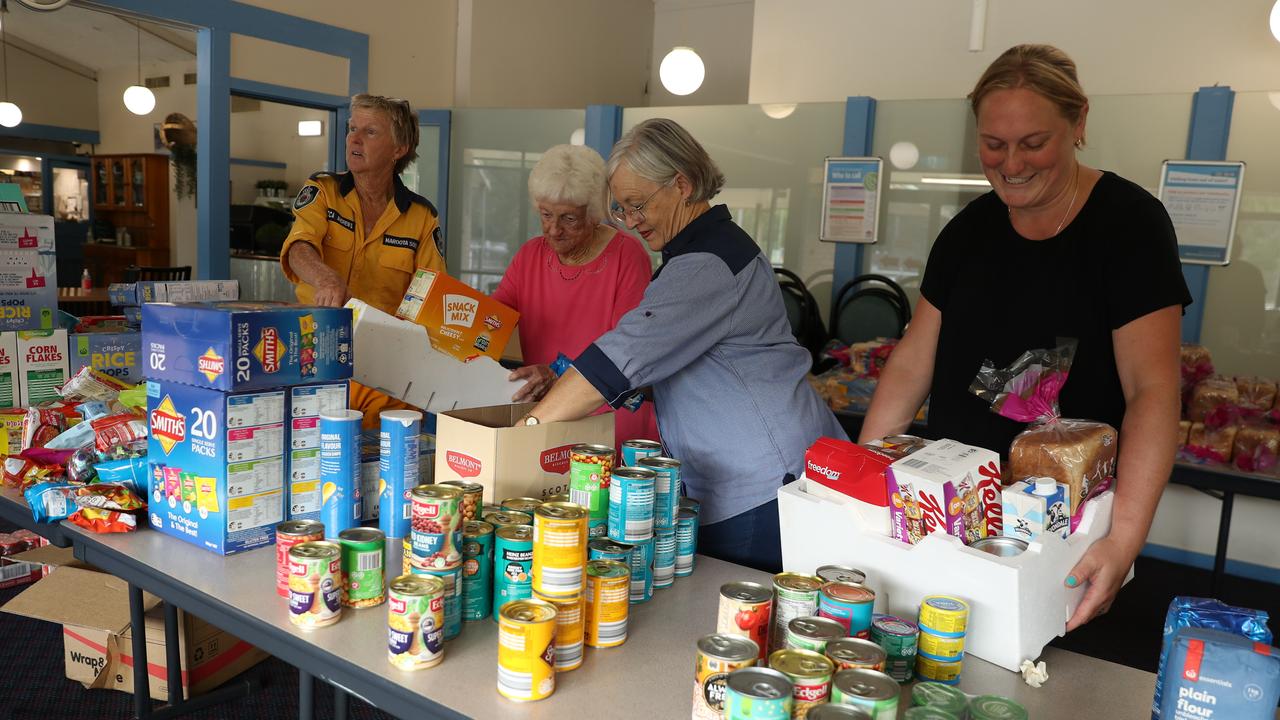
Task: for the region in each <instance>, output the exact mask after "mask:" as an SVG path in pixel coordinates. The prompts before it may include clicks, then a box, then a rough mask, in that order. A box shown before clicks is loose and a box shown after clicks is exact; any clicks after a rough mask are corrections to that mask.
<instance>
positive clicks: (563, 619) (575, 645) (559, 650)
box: [533, 593, 587, 673]
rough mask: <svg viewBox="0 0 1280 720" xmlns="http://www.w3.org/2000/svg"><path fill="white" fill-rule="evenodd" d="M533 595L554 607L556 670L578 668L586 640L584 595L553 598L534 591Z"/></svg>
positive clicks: (585, 600) (566, 670)
mask: <svg viewBox="0 0 1280 720" xmlns="http://www.w3.org/2000/svg"><path fill="white" fill-rule="evenodd" d="M533 597H534V598H536V599H538V600H542V601H544V602H549V603H551V604H552V605H554V606H555V608H556V662H555V668H556V672H558V673H561V672H569V671H570V670H576V669H578V668H579V667H581V666H582V655H583V645H584V644H585V640H586V636H585V632H586V619H587V598H586V596H585V595H577V596H575V597H568V598H553V597H547V596H544V595H538V594H536V593H535V594H534V596H533Z"/></svg>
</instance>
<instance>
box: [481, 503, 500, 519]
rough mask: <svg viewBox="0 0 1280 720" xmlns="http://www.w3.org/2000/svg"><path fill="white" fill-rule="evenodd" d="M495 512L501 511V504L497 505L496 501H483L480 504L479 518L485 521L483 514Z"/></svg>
mask: <svg viewBox="0 0 1280 720" xmlns="http://www.w3.org/2000/svg"><path fill="white" fill-rule="evenodd" d="M496 512H503V510H502V506H501V505H499V504H498V503H485V504H483V505H481V506H480V519H481V520H486V521H487V518H485V516H486V515H488V514H489V513H496Z"/></svg>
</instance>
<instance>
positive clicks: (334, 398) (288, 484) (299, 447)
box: [285, 383, 377, 520]
mask: <svg viewBox="0 0 1280 720" xmlns="http://www.w3.org/2000/svg"><path fill="white" fill-rule="evenodd" d="M287 394H288V400H289V413H288V415H289V440H288V446H289V447H288V449H287V450H286V452H285V455H286V458H287V460H288V465H287V467H286V474H287V479H286V480H285V489H286V491H287V492H286V505H285V507H286V509H287V515H288V519H289V520H319V519H320V502H321V500H322V498H321V496H320V414H321V413H331V412H336V411H339V410H346V409H347V383H332V384H327V385H299V386H297V387H291V388H289V389H288V391H287ZM351 452H358V449H353V450H352V451H351ZM374 491H375V497H376V491H377V488H376V487H375V488H374Z"/></svg>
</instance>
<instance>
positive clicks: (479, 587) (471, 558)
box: [462, 520, 493, 622]
mask: <svg viewBox="0 0 1280 720" xmlns="http://www.w3.org/2000/svg"><path fill="white" fill-rule="evenodd" d="M492 591H493V526H492V525H490V524H489V523H487V522H484V521H483V520H468V521H467V522H466V523H465V524H464V525H463V527H462V621H463V622H474V621H476V620H483V619H485V618H487V617H489V610H490V608H492V607H493V597H492V595H491V593H492Z"/></svg>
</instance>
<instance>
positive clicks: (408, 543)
mask: <svg viewBox="0 0 1280 720" xmlns="http://www.w3.org/2000/svg"><path fill="white" fill-rule="evenodd" d="M402 545H403V547H404V557H403V558H402V559H401V564H402V565H403V566H404V570H403V571H402V572H401V573H400V574H401V575H408V574H410V573H411V572H412V570H413V538H411V537H408V536H406V537H405V539H404V542H403V543H402Z"/></svg>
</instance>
